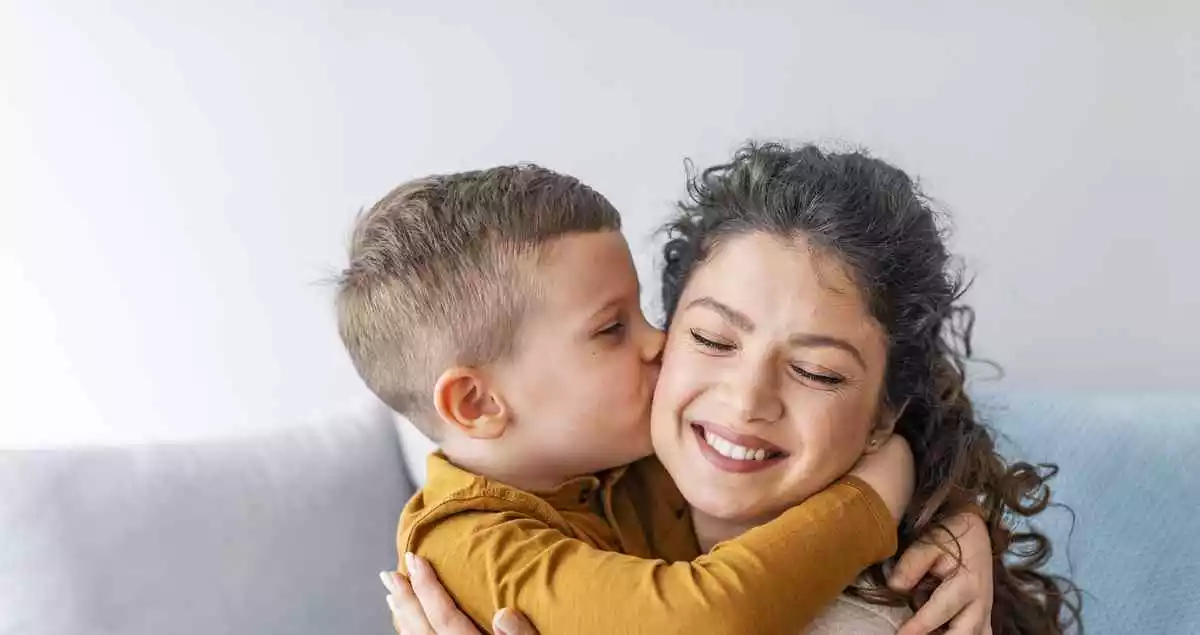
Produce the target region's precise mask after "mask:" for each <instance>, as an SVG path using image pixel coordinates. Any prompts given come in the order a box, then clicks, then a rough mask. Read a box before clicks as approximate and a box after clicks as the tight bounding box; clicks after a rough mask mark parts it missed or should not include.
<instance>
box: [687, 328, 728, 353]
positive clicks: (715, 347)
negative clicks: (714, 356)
mask: <svg viewBox="0 0 1200 635" xmlns="http://www.w3.org/2000/svg"><path fill="white" fill-rule="evenodd" d="M690 332H691V334H692V340H694V341H695V342H696V343H697V344H699V345H700V346H703V347H704V348H707V349H709V350H712V351H716V352H718V353H728V352H730V351H732V350H733V349H735V348H737V347H736V346H734V345H733V344H727V343H725V342H718V341H716V340H713V339H710V338H708V337H705V336H703V335H701V334H700V332H699V331H697V330H696V329H691V330H690Z"/></svg>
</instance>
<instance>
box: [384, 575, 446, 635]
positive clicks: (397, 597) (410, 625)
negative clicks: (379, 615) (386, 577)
mask: <svg viewBox="0 0 1200 635" xmlns="http://www.w3.org/2000/svg"><path fill="white" fill-rule="evenodd" d="M393 578H394V580H393V581H392V584H390V585H388V586H389V587H390V588H393V589H395V591H394V592H393V593H391V594H389V595H388V596H387V603H388V608H390V609H391V611H392V626H394V627H395V629H396V632H397V633H399V634H400V635H436V632H435V631H434V630H433V627H432V626H430V624H429V621H428V620H426V619H425V610H424V609H422V608H421V602H420V600H418V599H417V596H416V594H415V593H413V590H412V587H411V586H409V583H408V580H406V579H404V578H402V577H400V576H398V575H393Z"/></svg>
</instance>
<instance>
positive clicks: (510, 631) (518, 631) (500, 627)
mask: <svg viewBox="0 0 1200 635" xmlns="http://www.w3.org/2000/svg"><path fill="white" fill-rule="evenodd" d="M492 630H493V631H495V632H496V635H538V632H537V629H535V628H534V627H533V624H530V623H529V620H528V619H526V618H525V616H524V615H521V614H520V613H518V612H516V611H514V610H512V609H500V610H499V611H496V617H495V618H493V619H492Z"/></svg>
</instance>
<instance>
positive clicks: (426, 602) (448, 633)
mask: <svg viewBox="0 0 1200 635" xmlns="http://www.w3.org/2000/svg"><path fill="white" fill-rule="evenodd" d="M405 558H408V572H409V575H411V576H412V585H413V592H414V593H416V594H417V599H418V600H419V601H420V602H421V607H422V608H424V609H425V617H426V618H427V619H428V620H429V624H430V626H432V627H433V630H434V632H435V633H437V634H438V635H465V634H467V633H478V632H479V629H477V628H475V623H474V622H472V621H471V620H470V619H469V618H468V617H467V616H466V615H465V614H464V613H463V612H462V611H460V610H459V608H458V606H457V605H456V604H455V603H454V599H453V598H451V597H450V594H449V593H446V588H445V587H443V586H442V583H441V582H440V581H439V580H438V579H437V574H436V573H434V572H433V567H431V566H429V563H428V562H426V561H425V559H424V558H421V557H420V556H415V555H412V554H405Z"/></svg>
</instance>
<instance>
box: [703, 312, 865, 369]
mask: <svg viewBox="0 0 1200 635" xmlns="http://www.w3.org/2000/svg"><path fill="white" fill-rule="evenodd" d="M694 306H702V307H706V308H709V309H712V310H713V311H716V312H717V313H720V314H721V317H724V318H725V319H726V320H728V321H729V323H730V324H732V325H734V326H735V327H737V328H738V329H741V330H743V331H745V332H747V333H753V332H754V328H755V325H754V320H751V319H750V316H748V315H746V314H745V313H742V312H741V311H738V310H737V309H735V308H733V307H731V306H729V305H728V304H725V303H723V302H719V301H717V300H715V299H713V298H711V297H709V296H703V297H700V298H696V299H695V300H692V301H691V302H689V303H688V305H687V307H685V308H689V309H690V308H692V307H694ZM788 344H791V345H792V346H804V347H810V348H812V347H821V346H827V347H830V348H837V349H841V350H843V351H845V352H847V353H849V354H850V356H851V357H853V358H854V361H856V362H858V365H859V366H862V367H863V368H864V369H865V368H866V367H867V362H866V360H864V359H863V356H862V353H861V352H859V350H858V349H857V348H855V347H854V345H853V344H851V343H850V342H847V341H846V340H844V339H841V338H839V337H833V336H832V335H820V334H818V333H792V334H791V335H789V336H788Z"/></svg>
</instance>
